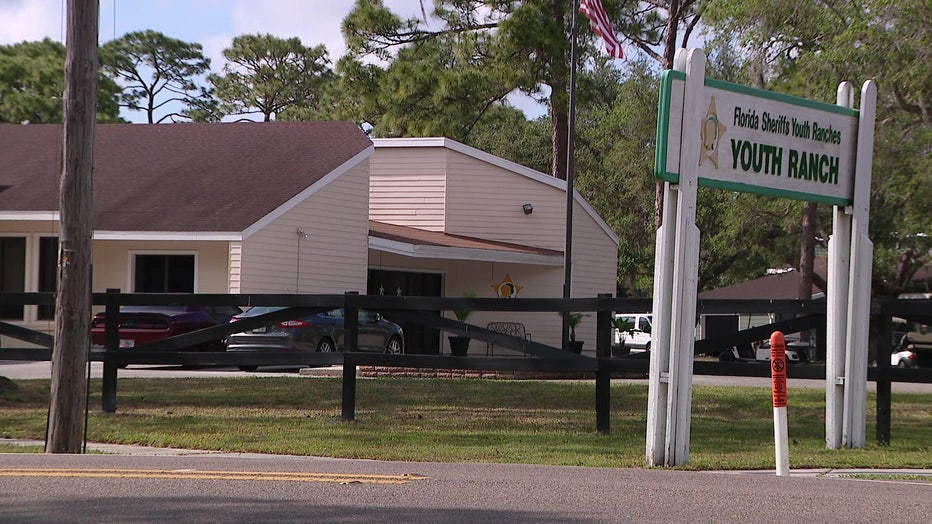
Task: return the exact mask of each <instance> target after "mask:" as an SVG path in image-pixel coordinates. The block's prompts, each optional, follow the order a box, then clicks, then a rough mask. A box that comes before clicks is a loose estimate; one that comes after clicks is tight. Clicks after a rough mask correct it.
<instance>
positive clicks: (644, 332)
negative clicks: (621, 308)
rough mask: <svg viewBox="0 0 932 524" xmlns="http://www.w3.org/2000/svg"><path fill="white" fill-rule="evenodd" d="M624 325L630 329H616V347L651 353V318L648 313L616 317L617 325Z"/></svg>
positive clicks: (626, 314) (625, 314)
mask: <svg viewBox="0 0 932 524" xmlns="http://www.w3.org/2000/svg"><path fill="white" fill-rule="evenodd" d="M621 323H624V324H625V325H627V326H628V329H624V330H621V329H618V328H617V327H616V328H615V329H614V332H615V337H614V338H615V340H614V345H616V346H621V345H624V346H627V347H628V348H630V349H631V350H632V352H635V353H636V352H638V351H650V332H651V316H650V314H648V313H624V314H619V315H615V325H616V326H618V325H620V324H621Z"/></svg>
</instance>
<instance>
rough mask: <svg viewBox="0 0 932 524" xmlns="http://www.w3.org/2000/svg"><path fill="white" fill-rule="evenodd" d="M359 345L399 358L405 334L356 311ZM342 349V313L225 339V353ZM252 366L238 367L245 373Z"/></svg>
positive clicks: (258, 311)
mask: <svg viewBox="0 0 932 524" xmlns="http://www.w3.org/2000/svg"><path fill="white" fill-rule="evenodd" d="M282 309H285V308H282V307H264V306H263V307H258V306H257V307H252V308H249V309H247V310H246V311H244V312H243V313H241V314H239V315H236V316H234V317H233V318H232V319H230V321H231V322H237V321H239V320H242V319H244V318H250V317H255V316H259V315H263V314H266V313H272V312H275V311H280V310H282ZM358 325H359V335H358V344H359V346H358V347H359V350H360V351H370V352H377V353H389V354H393V355H400V354H401V353H403V352H404V332H403V331H402V330H401V326H399V325H398V324H395V323H394V322H389V321H388V320H386V319H385V318H384V317H382V315H380V314H379V313H373V312H370V311H364V310H360V311H359V324H358ZM344 349H345V329H344V327H343V310H342V309H334V310H332V311H327V312H324V313H315V314H310V315H303V316H300V317H296V318H291V319H287V320H282V321H279V322H270V323H268V324H265V325H263V326H260V327H257V328H254V329H251V330H248V331H244V332H240V333H234V334H232V335H230V336H229V337H228V338H227V351H300V352H330V351H343V350H344ZM255 368H256V367H255V366H240V369H243V370H244V371H246V370H248V371H251V370H254V369H255Z"/></svg>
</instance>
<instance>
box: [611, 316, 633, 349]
mask: <svg viewBox="0 0 932 524" xmlns="http://www.w3.org/2000/svg"><path fill="white" fill-rule="evenodd" d="M612 324H614V326H615V329H616V330H618V335H619V336H618V340H619V341H618V344H617V345H612V356H613V357H620V356H624V355H629V354H630V353H631V348H630V347H628V337H630V336H631V331H632V330H633V329H634V321H632V320H626V319H625V318H624V317H620V316H619V317H615V318H614V319H612Z"/></svg>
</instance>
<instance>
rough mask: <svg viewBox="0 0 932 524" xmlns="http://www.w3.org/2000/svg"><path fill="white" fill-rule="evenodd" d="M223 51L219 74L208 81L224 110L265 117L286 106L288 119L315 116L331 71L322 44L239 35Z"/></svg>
mask: <svg viewBox="0 0 932 524" xmlns="http://www.w3.org/2000/svg"><path fill="white" fill-rule="evenodd" d="M223 56H224V58H226V60H227V63H226V64H225V65H224V66H223V75H212V76H211V77H210V81H211V82H212V83H213V85H214V86H215V87H216V89H217V97H218V98H219V99H220V100H221V102H222V107H223V110H224V112H225V113H226V114H234V115H247V114H250V113H260V114H261V115H262V117H263V120H264V121H266V122H268V121H270V120H272V117H273V116H275V115H278V114H280V113H283V112H285V111H291V114H290V115H288V116H287V117H286V119H291V120H299V119H307V118H316V117H318V116H319V112H320V111H321V110H322V106H321V100H322V98H323V95H324V92H325V88H326V86H327V84H328V83H329V82H330V81H331V78H332V73H333V72H332V71H331V70H330V60H329V59H328V58H327V49H326V48H325V47H324V46H323V45H318V46H314V47H307V46H305V45H303V44H302V43H301V39H300V38H297V37H294V38H288V39H284V38H278V37H275V36H272V35H268V34H266V35H241V36H238V37H236V38H234V39H233V44H232V45H231V46H230V47H228V48H227V49H224V50H223ZM283 116H284V115H283Z"/></svg>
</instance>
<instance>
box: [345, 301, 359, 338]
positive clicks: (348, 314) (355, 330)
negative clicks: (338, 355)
mask: <svg viewBox="0 0 932 524" xmlns="http://www.w3.org/2000/svg"><path fill="white" fill-rule="evenodd" d="M358 296H359V292H358V291H347V292H346V300H345V302H344V305H343V329H344V333H345V335H344V338H343V350H344V351H359V301H357V300H354V298H358Z"/></svg>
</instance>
